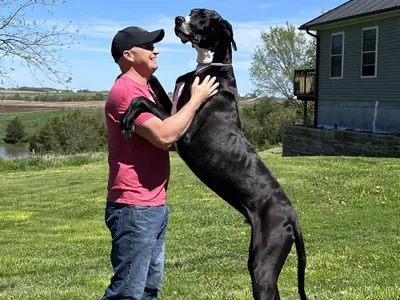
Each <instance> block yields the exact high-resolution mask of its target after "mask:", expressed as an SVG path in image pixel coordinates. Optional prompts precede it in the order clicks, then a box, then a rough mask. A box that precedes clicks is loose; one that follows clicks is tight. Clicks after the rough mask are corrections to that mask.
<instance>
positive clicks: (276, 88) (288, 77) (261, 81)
mask: <svg viewBox="0 0 400 300" xmlns="http://www.w3.org/2000/svg"><path fill="white" fill-rule="evenodd" d="M261 40H262V42H263V44H262V45H261V46H257V47H256V49H255V53H254V54H253V56H252V59H253V62H252V64H251V67H250V78H251V80H252V82H253V84H254V85H255V87H256V89H257V90H259V91H260V92H261V93H262V94H263V95H264V96H279V97H282V96H283V97H285V98H287V99H289V100H292V99H293V98H294V95H293V75H294V70H295V69H301V68H314V67H315V55H316V54H315V53H316V42H315V39H314V38H307V37H306V34H305V33H304V32H300V31H298V30H296V28H295V27H294V26H293V25H290V24H289V23H288V22H286V26H276V27H270V31H269V32H264V31H262V32H261Z"/></svg>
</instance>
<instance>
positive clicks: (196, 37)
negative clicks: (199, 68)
mask: <svg viewBox="0 0 400 300" xmlns="http://www.w3.org/2000/svg"><path fill="white" fill-rule="evenodd" d="M175 34H176V36H177V37H179V38H180V39H181V41H182V43H187V42H191V43H192V45H193V47H194V48H196V50H197V51H208V52H210V53H212V54H213V55H212V57H209V59H211V60H212V61H205V62H206V63H210V62H223V63H226V61H221V60H224V59H226V52H227V50H228V49H229V51H228V53H229V58H228V59H229V60H231V56H232V48H231V47H233V49H234V50H235V51H236V50H237V48H236V43H235V40H234V39H233V30H232V25H231V24H230V23H229V22H228V21H227V20H224V19H223V18H222V17H221V16H220V15H219V14H218V13H217V12H215V11H213V10H209V9H192V10H191V12H190V15H189V16H186V17H183V16H178V17H176V18H175ZM218 52H220V53H218ZM221 52H225V53H221ZM214 54H217V56H215V55H214Z"/></svg>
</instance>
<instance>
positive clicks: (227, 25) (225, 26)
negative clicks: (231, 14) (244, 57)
mask: <svg viewBox="0 0 400 300" xmlns="http://www.w3.org/2000/svg"><path fill="white" fill-rule="evenodd" d="M221 26H222V28H223V31H224V32H225V33H226V34H227V35H228V37H229V40H230V42H231V43H232V47H233V50H235V51H237V47H236V42H235V40H234V39H233V29H232V25H231V23H229V22H228V21H227V20H222V21H221Z"/></svg>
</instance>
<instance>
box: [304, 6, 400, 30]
mask: <svg viewBox="0 0 400 300" xmlns="http://www.w3.org/2000/svg"><path fill="white" fill-rule="evenodd" d="M395 9H400V0H350V1H348V2H346V3H344V4H342V5H340V6H338V7H336V8H334V9H332V10H330V11H328V12H326V13H325V14H323V15H321V16H319V17H317V18H315V19H313V20H311V21H309V22H307V23H305V24H303V25H301V26H300V29H308V28H310V27H317V26H320V25H323V24H324V25H325V24H327V23H332V22H336V21H342V20H346V19H352V18H358V17H361V16H365V15H370V14H377V13H381V12H386V11H390V10H395Z"/></svg>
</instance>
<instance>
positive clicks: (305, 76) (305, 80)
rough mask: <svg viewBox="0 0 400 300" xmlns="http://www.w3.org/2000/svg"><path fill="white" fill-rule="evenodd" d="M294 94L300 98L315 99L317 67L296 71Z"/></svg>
mask: <svg viewBox="0 0 400 300" xmlns="http://www.w3.org/2000/svg"><path fill="white" fill-rule="evenodd" d="M293 87H294V91H293V94H294V95H295V96H296V97H297V99H298V100H306V101H314V100H315V95H314V92H315V69H303V70H295V71H294V80H293Z"/></svg>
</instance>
